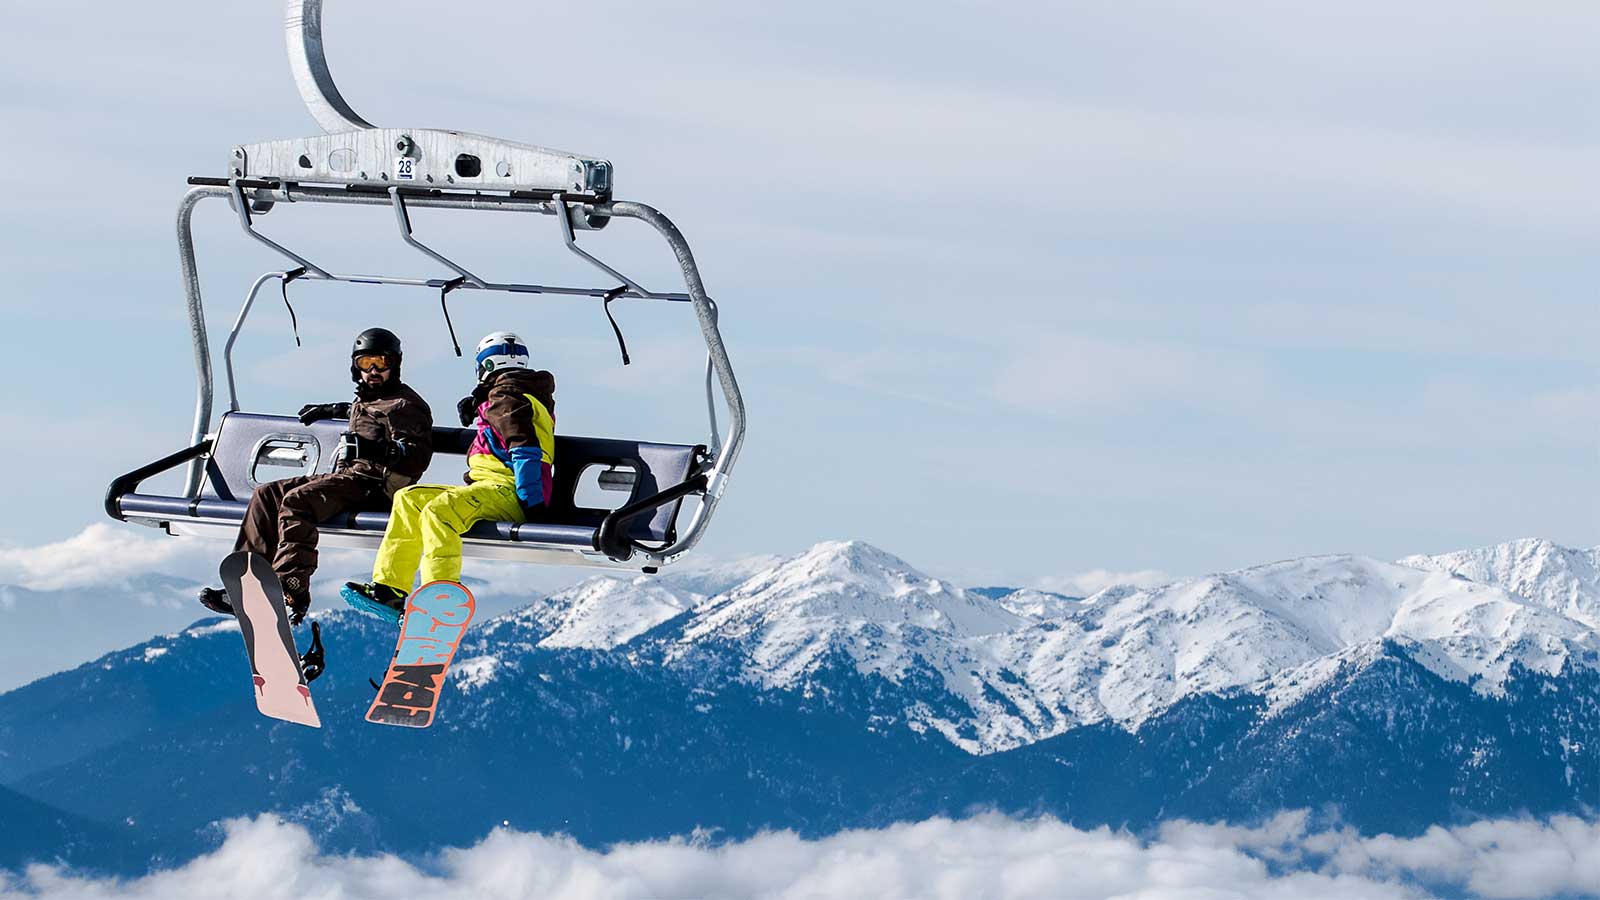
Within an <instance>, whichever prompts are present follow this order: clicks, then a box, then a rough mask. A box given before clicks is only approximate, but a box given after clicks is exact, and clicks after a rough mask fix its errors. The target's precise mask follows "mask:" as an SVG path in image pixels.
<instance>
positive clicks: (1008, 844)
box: [0, 811, 1600, 900]
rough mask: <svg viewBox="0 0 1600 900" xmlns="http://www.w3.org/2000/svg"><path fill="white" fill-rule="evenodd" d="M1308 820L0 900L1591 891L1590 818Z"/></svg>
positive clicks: (224, 865) (286, 878) (254, 842)
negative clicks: (1354, 824)
mask: <svg viewBox="0 0 1600 900" xmlns="http://www.w3.org/2000/svg"><path fill="white" fill-rule="evenodd" d="M1308 820H1309V817H1308V816H1307V815H1306V813H1304V812H1303V811H1302V812H1289V813H1284V814H1282V815H1280V816H1278V817H1276V818H1274V819H1273V820H1271V821H1269V822H1267V823H1265V824H1264V825H1261V826H1259V827H1254V828H1243V827H1235V826H1228V825H1202V824H1196V823H1189V822H1173V823H1168V824H1167V825H1165V826H1163V827H1162V828H1161V829H1160V831H1159V832H1158V834H1157V835H1156V836H1155V837H1154V838H1140V837H1137V836H1135V835H1131V834H1129V833H1127V832H1123V831H1112V830H1110V829H1107V828H1097V829H1091V830H1081V829H1077V828H1074V827H1072V826H1070V825H1067V824H1064V823H1062V822H1059V821H1056V820H1054V819H1037V820H1029V821H1019V820H1016V819H1010V818H1006V817H1003V816H998V815H982V816H978V817H975V818H972V819H966V820H962V821H952V820H949V819H931V820H928V821H925V822H918V823H912V824H901V825H894V826H890V827H888V828H884V829H877V830H859V831H846V832H841V833H839V834H836V835H833V836H830V837H826V838H822V839H820V840H803V839H801V838H799V837H797V836H795V835H794V834H792V833H789V832H776V833H768V834H762V835H758V836H756V837H753V838H750V839H749V840H745V841H740V842H737V843H731V844H726V845H722V846H712V845H709V844H708V843H706V842H705V841H703V840H701V839H698V838H695V839H681V838H680V839H673V840H667V841H652V842H643V843H634V844H619V845H616V846H614V847H611V848H609V849H605V850H594V849H589V848H585V847H582V846H580V845H579V844H577V843H576V842H575V841H573V840H572V839H570V838H567V837H562V836H549V835H541V834H527V833H521V832H514V831H509V830H497V831H495V832H493V833H491V834H490V835H489V836H488V837H487V838H485V839H484V840H483V841H482V842H481V843H479V844H478V845H477V846H474V847H471V848H467V849H451V850H446V851H444V852H443V853H442V854H440V856H439V858H438V859H437V860H435V861H433V863H432V864H430V865H428V866H427V867H426V869H425V870H424V869H419V868H418V867H416V866H415V865H413V864H412V863H410V862H407V861H405V860H401V859H399V858H397V857H394V856H388V855H385V856H376V857H358V856H333V855H323V854H321V853H319V852H318V851H317V848H316V846H315V844H314V842H313V840H312V839H311V837H310V835H308V834H307V833H306V831H305V830H304V829H302V828H301V827H299V826H297V825H290V824H286V823H284V822H282V821H280V820H279V819H277V818H275V817H272V816H262V817H260V818H257V819H255V820H242V819H241V820H235V821H232V822H229V823H228V824H227V826H226V830H227V840H226V841H225V842H224V844H223V846H222V847H220V848H219V849H218V850H216V851H215V852H213V853H211V854H209V855H207V856H204V857H201V858H199V859H196V860H194V861H192V862H190V863H188V864H187V865H184V866H182V867H180V868H177V869H171V870H166V871H160V872H156V873H154V874H151V875H148V876H145V877H142V878H138V879H133V880H129V881H114V880H106V879H96V878H92V877H87V876H83V875H79V874H76V873H73V872H71V871H66V870H62V869H59V868H56V867H51V866H35V867H32V868H30V869H29V870H27V872H26V873H24V874H22V875H20V876H5V875H0V897H4V898H40V900H63V898H67V897H72V898H84V900H95V898H112V897H123V898H173V897H219V896H226V897H233V898H240V900H249V898H256V897H262V898H266V897H296V898H308V900H310V898H322V897H327V898H333V897H338V898H350V900H360V898H367V897H372V898H388V897H394V896H399V895H401V894H406V895H412V894H427V895H428V896H430V897H434V898H438V900H455V898H483V897H489V898H497V897H563V898H675V897H774V898H788V897H795V898H799V897H872V898H880V897H977V896H982V897H1008V898H1027V897H1049V898H1065V900H1070V898H1078V897H1083V898H1088V897H1111V896H1119V897H1139V898H1149V900H1183V898H1202V897H1204V898H1214V897H1230V898H1234V897H1239V898H1255V897H1259V898H1274V900H1295V898H1300V897H1306V898H1313V897H1314V898H1319V900H1320V898H1342V897H1350V898H1363V900H1369V898H1389V897H1393V898H1412V897H1424V896H1429V895H1430V894H1431V893H1432V892H1433V890H1437V889H1441V888H1447V889H1449V890H1450V892H1451V893H1459V892H1462V891H1465V892H1467V893H1469V894H1471V895H1476V896H1484V897H1496V898H1519V897H1543V896H1551V895H1556V894H1578V895H1582V894H1590V893H1593V892H1596V891H1600V822H1585V821H1582V820H1579V819H1576V818H1572V817H1556V818H1554V819H1551V820H1549V821H1547V822H1536V821H1531V820H1490V821H1483V822H1478V823H1474V824H1471V825H1466V826H1461V827H1457V828H1434V829H1431V830H1429V831H1428V832H1427V833H1426V834H1424V835H1422V836H1420V837H1416V838H1393V837H1386V836H1379V837H1362V836H1361V835H1359V834H1357V833H1356V832H1354V831H1352V830H1349V829H1336V830H1327V831H1314V830H1311V829H1310V828H1309V827H1308Z"/></svg>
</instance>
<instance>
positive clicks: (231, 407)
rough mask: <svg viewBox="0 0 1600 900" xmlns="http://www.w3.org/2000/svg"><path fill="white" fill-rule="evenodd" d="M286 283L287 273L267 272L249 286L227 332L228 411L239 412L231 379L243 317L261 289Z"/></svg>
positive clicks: (224, 360)
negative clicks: (234, 351)
mask: <svg viewBox="0 0 1600 900" xmlns="http://www.w3.org/2000/svg"><path fill="white" fill-rule="evenodd" d="M274 278H276V279H278V280H279V281H287V280H288V278H289V273H288V272H267V273H266V274H264V275H262V276H261V277H260V278H257V279H256V280H255V283H254V284H252V285H251V286H250V293H248V294H246V295H245V298H244V306H242V307H240V308H239V316H238V318H235V319H234V320H233V330H232V331H230V332H228V342H227V343H226V344H224V345H223V347H222V372H223V375H225V376H226V377H227V379H228V411H229V412H238V411H239V392H238V391H237V390H236V389H235V387H234V379H233V345H234V342H235V341H237V340H239V332H240V331H241V330H242V329H243V328H244V320H245V317H246V316H248V315H250V307H252V306H254V305H255V302H256V295H257V294H259V293H261V288H262V286H263V285H265V284H266V283H267V282H269V281H271V280H272V279H274Z"/></svg>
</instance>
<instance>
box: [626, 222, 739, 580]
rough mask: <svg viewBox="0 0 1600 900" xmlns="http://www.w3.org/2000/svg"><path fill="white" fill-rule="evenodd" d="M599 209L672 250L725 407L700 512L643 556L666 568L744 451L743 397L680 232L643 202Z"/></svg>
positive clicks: (694, 535) (694, 534) (700, 524)
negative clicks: (637, 225) (722, 435)
mask: <svg viewBox="0 0 1600 900" xmlns="http://www.w3.org/2000/svg"><path fill="white" fill-rule="evenodd" d="M597 209H598V208H597ZM604 209H605V214H607V215H611V216H620V217H623V218H631V219H638V220H640V221H642V222H644V223H646V224H647V225H649V226H650V227H652V228H654V229H655V230H656V233H657V234H659V235H661V237H662V238H663V239H665V240H666V242H667V245H668V246H670V247H671V248H672V252H673V255H674V256H676V257H677V259H678V268H679V269H680V270H681V271H682V273H683V281H684V285H685V286H686V287H687V288H688V289H689V296H690V297H691V298H692V300H693V303H694V311H695V317H696V318H697V319H699V321H700V335H701V337H702V338H703V339H704V340H705V342H706V351H707V353H708V354H709V355H710V357H711V364H712V367H713V368H714V369H715V370H716V373H717V380H718V382H719V384H720V385H721V387H722V395H723V397H724V398H725V399H726V401H727V404H728V438H727V441H726V443H724V444H723V446H722V452H721V453H720V454H718V455H717V458H716V459H715V461H713V462H712V465H711V471H710V472H709V473H708V484H707V487H706V493H705V495H704V496H703V497H701V498H700V508H699V509H697V510H695V514H694V518H693V519H692V520H691V521H690V523H689V527H688V528H687V529H686V530H685V531H684V532H683V533H682V534H681V535H680V536H679V538H678V540H677V542H676V543H674V544H672V545H671V546H669V547H662V548H660V549H658V550H654V551H649V552H648V553H647V555H648V556H649V557H650V558H651V559H652V560H655V561H657V562H659V563H661V564H667V563H671V562H673V561H674V560H677V559H678V558H680V557H682V556H683V555H684V554H685V553H687V552H689V551H690V550H691V549H693V548H694V545H695V544H697V543H699V542H700V538H701V537H702V536H703V535H704V533H705V529H706V525H707V524H709V523H710V521H711V517H712V515H713V514H714V513H715V512H716V508H717V504H718V503H719V502H720V501H721V499H722V494H723V491H725V490H726V489H727V486H728V478H729V476H730V475H731V473H732V471H733V466H734V464H735V463H737V462H738V460H739V451H740V450H742V449H743V448H744V435H745V406H744V395H743V394H741V393H740V392H739V382H738V380H737V379H736V378H735V377H734V374H733V363H732V362H731V361H729V359H728V348H727V347H726V346H725V345H724V344H723V342H722V332H721V331H720V330H719V329H718V327H717V309H716V307H715V305H714V304H713V303H712V302H711V298H710V297H708V296H707V295H706V288H705V283H704V282H703V281H701V279H700V269H699V267H698V266H696V265H695V261H694V253H693V251H691V250H690V249H689V242H688V241H686V240H684V238H683V234H682V232H680V231H678V226H676V225H674V224H672V220H671V219H668V218H667V217H666V216H665V215H663V214H661V213H660V212H659V211H657V210H656V209H654V208H653V207H650V206H646V205H644V204H643V203H630V202H625V201H618V202H615V203H609V204H605V205H604Z"/></svg>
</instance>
